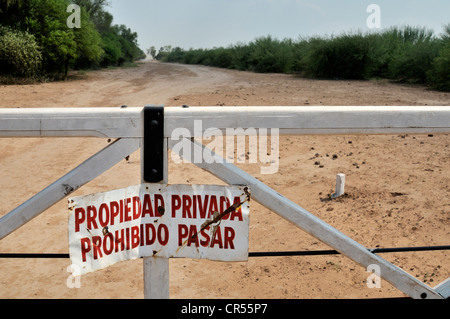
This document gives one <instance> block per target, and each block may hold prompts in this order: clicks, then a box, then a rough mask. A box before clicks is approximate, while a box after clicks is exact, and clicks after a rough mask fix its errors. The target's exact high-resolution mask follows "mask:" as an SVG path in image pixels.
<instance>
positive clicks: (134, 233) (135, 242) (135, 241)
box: [131, 226, 140, 249]
mask: <svg viewBox="0 0 450 319" xmlns="http://www.w3.org/2000/svg"><path fill="white" fill-rule="evenodd" d="M139 241H140V240H139V226H133V227H131V248H132V249H133V248H136V247H138V246H139Z"/></svg>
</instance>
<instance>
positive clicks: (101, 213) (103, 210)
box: [98, 203, 109, 227]
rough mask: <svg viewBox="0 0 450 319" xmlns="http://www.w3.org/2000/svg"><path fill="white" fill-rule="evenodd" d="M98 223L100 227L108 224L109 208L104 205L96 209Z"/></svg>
mask: <svg viewBox="0 0 450 319" xmlns="http://www.w3.org/2000/svg"><path fill="white" fill-rule="evenodd" d="M104 213H105V214H104ZM98 221H99V222H100V226H101V227H105V226H107V225H108V224H109V207H108V205H107V204H105V203H103V204H101V205H100V208H99V209H98Z"/></svg>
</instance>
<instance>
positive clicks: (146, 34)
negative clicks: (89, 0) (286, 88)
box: [106, 0, 450, 51]
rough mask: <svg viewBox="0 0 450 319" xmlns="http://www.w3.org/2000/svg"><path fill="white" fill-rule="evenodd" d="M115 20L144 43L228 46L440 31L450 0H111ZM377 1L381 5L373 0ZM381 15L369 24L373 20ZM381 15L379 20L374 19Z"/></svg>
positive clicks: (449, 12) (449, 17) (448, 16)
mask: <svg viewBox="0 0 450 319" xmlns="http://www.w3.org/2000/svg"><path fill="white" fill-rule="evenodd" d="M109 2H110V5H109V6H108V7H107V8H106V9H107V10H108V11H109V12H110V13H112V15H113V17H114V21H113V23H114V24H124V25H126V26H127V27H129V28H130V29H131V30H132V31H134V32H137V33H138V42H139V46H140V47H141V49H143V50H144V51H146V50H147V49H148V48H150V46H154V47H155V48H156V49H157V50H158V49H159V48H160V47H162V46H165V45H171V46H172V47H176V46H179V47H181V48H184V49H189V48H196V49H197V48H213V47H221V46H222V47H227V46H229V45H232V44H236V43H238V42H243V43H248V42H250V41H253V40H255V39H256V38H257V37H262V36H267V35H271V36H272V37H274V38H277V39H280V40H281V39H285V38H289V39H292V40H297V39H299V38H300V37H310V36H325V35H328V36H330V35H339V34H341V33H343V32H351V31H362V32H369V31H376V30H384V29H388V28H390V27H391V26H402V25H411V26H422V27H427V28H429V29H432V30H434V31H435V33H436V34H438V35H439V34H440V33H442V31H443V26H444V25H445V24H448V23H450V1H449V0H426V1H423V0H109ZM371 4H376V5H377V6H378V8H379V13H380V14H379V19H378V18H377V17H376V16H374V14H375V13H376V12H375V11H370V12H368V11H367V9H368V6H369V5H371ZM368 18H369V20H370V21H371V22H372V24H370V26H371V27H373V26H374V24H373V23H374V22H376V21H379V27H380V28H378V29H377V28H369V25H368V23H367V20H368ZM374 19H375V20H374Z"/></svg>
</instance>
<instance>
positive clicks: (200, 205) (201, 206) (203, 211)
mask: <svg viewBox="0 0 450 319" xmlns="http://www.w3.org/2000/svg"><path fill="white" fill-rule="evenodd" d="M208 200H209V195H205V200H204V201H203V203H202V197H201V196H200V195H198V196H197V203H198V206H197V207H198V210H199V212H200V218H206V208H207V207H208Z"/></svg>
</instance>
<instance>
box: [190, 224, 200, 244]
mask: <svg viewBox="0 0 450 319" xmlns="http://www.w3.org/2000/svg"><path fill="white" fill-rule="evenodd" d="M188 238H189V239H188V242H187V245H188V246H191V244H192V242H195V247H198V236H197V226H195V225H191V227H189V236H188Z"/></svg>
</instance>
